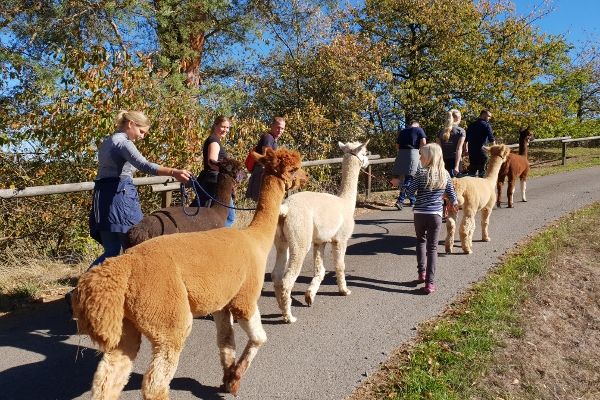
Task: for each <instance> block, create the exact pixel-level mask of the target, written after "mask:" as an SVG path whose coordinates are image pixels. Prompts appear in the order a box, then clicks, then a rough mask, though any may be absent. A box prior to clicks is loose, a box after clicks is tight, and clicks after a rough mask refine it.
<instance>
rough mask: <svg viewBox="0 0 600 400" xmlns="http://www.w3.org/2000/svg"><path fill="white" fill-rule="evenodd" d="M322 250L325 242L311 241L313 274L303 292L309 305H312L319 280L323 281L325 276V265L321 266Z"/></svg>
mask: <svg viewBox="0 0 600 400" xmlns="http://www.w3.org/2000/svg"><path fill="white" fill-rule="evenodd" d="M324 250H325V243H313V262H314V264H313V267H314V276H313V278H312V280H311V281H310V286H309V287H308V289H307V290H306V293H304V300H305V301H306V304H308V305H309V306H312V304H313V301H314V300H315V296H316V295H317V291H318V290H319V286H321V282H323V278H325V267H324V266H323V252H324Z"/></svg>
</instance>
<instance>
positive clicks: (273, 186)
mask: <svg viewBox="0 0 600 400" xmlns="http://www.w3.org/2000/svg"><path fill="white" fill-rule="evenodd" d="M284 194H285V184H284V182H283V180H282V179H281V178H277V177H275V176H273V175H265V177H264V178H263V182H262V186H261V188H260V194H259V196H258V203H257V204H256V212H255V213H254V218H252V222H250V225H249V226H248V228H253V229H257V230H260V232H261V233H263V234H264V235H265V236H267V237H269V238H270V239H269V240H270V241H269V242H268V246H269V248H270V246H271V245H272V244H273V238H274V237H275V229H276V228H277V220H278V219H279V206H280V205H281V202H282V201H283V196H284Z"/></svg>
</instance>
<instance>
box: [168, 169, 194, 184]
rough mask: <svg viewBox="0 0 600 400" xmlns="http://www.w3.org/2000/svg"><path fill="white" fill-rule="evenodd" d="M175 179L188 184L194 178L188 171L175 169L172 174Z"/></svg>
mask: <svg viewBox="0 0 600 400" xmlns="http://www.w3.org/2000/svg"><path fill="white" fill-rule="evenodd" d="M172 175H173V178H175V179H177V180H178V181H179V182H183V183H187V182H188V181H189V180H190V178H191V177H192V173H191V172H190V171H188V170H186V169H175V168H173V172H172Z"/></svg>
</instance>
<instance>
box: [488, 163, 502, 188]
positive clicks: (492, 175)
mask: <svg viewBox="0 0 600 400" xmlns="http://www.w3.org/2000/svg"><path fill="white" fill-rule="evenodd" d="M503 162H504V161H503V160H502V158H500V157H498V156H493V157H492V159H491V160H490V163H489V165H488V168H487V171H486V174H485V179H487V180H488V181H491V182H492V185H496V181H497V180H498V172H499V171H500V167H501V166H502V163H503Z"/></svg>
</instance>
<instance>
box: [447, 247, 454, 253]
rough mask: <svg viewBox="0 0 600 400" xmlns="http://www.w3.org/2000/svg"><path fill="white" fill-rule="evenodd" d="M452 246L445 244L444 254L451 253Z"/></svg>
mask: <svg viewBox="0 0 600 400" xmlns="http://www.w3.org/2000/svg"><path fill="white" fill-rule="evenodd" d="M452 251H453V250H452V247H451V246H446V254H452Z"/></svg>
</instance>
